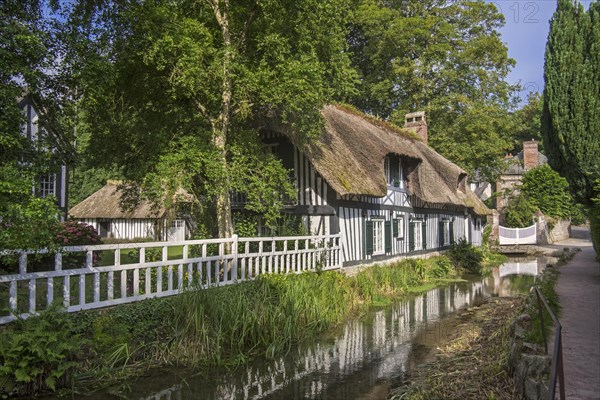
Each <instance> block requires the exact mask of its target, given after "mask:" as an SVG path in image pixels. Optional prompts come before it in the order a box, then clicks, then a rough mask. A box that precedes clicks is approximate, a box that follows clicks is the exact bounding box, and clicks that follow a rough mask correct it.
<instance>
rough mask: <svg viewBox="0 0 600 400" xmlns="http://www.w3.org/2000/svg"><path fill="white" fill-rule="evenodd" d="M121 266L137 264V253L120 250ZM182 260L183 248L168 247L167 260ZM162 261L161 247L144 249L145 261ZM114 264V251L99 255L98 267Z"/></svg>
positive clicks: (132, 250) (129, 250) (131, 250)
mask: <svg viewBox="0 0 600 400" xmlns="http://www.w3.org/2000/svg"><path fill="white" fill-rule="evenodd" d="M120 253H121V264H134V263H137V262H139V253H138V252H137V251H136V250H135V249H121V250H120ZM181 258H183V246H169V247H168V248H167V259H168V260H178V259H181ZM161 259H162V247H150V248H147V249H146V261H158V260H161ZM114 264H115V252H114V250H104V251H103V252H102V253H101V255H100V261H99V262H98V266H100V267H106V266H109V265H114Z"/></svg>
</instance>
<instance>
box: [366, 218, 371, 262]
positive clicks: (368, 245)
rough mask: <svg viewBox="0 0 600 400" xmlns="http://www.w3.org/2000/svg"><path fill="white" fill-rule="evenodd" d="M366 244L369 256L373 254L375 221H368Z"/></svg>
mask: <svg viewBox="0 0 600 400" xmlns="http://www.w3.org/2000/svg"><path fill="white" fill-rule="evenodd" d="M365 242H366V252H367V255H371V254H373V221H367V226H366V232H365Z"/></svg>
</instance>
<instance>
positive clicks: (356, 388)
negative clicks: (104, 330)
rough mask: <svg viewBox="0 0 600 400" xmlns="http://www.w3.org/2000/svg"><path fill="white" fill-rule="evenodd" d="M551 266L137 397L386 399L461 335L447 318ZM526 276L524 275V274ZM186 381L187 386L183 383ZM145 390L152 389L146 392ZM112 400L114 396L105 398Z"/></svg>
mask: <svg viewBox="0 0 600 400" xmlns="http://www.w3.org/2000/svg"><path fill="white" fill-rule="evenodd" d="M543 265H545V261H544V260H542V261H541V262H539V263H538V262H537V261H535V260H518V261H516V260H513V261H511V263H507V264H505V265H503V266H502V267H499V268H496V269H495V270H494V271H492V273H491V274H490V276H488V277H485V278H479V279H477V280H475V281H472V282H465V283H458V284H451V285H449V286H447V287H443V288H435V289H432V290H429V291H427V292H426V293H423V294H421V295H418V296H413V297H411V298H409V299H407V300H405V301H402V302H400V303H397V304H394V305H392V306H390V307H386V308H384V309H378V310H373V311H372V312H370V313H369V314H368V315H367V316H365V317H364V318H362V319H360V320H358V319H357V320H351V321H349V322H347V323H346V324H345V325H344V326H343V327H342V328H341V330H340V331H339V334H338V335H337V336H335V337H334V338H330V339H328V340H322V341H320V342H318V343H315V344H314V345H310V346H304V347H301V348H298V349H296V350H294V351H292V352H291V353H289V354H287V355H284V356H281V357H279V358H277V359H275V360H267V361H266V360H259V361H256V362H254V363H252V364H250V365H247V366H245V367H242V368H239V369H236V370H234V371H227V370H215V371H214V372H213V373H211V376H209V377H206V376H195V377H189V376H188V377H185V379H182V378H181V377H178V376H176V374H171V376H168V374H167V375H166V376H165V374H163V375H162V376H160V377H154V378H153V379H152V380H151V381H152V386H154V385H157V384H159V385H162V388H164V389H161V390H160V391H154V392H153V394H151V395H148V394H146V395H144V394H143V393H148V390H149V389H150V387H149V386H148V382H143V381H139V382H138V383H136V384H134V387H133V393H132V395H131V396H128V397H130V398H140V399H153V400H171V399H173V400H175V399H177V400H182V399H199V398H202V399H328V398H330V399H339V398H361V397H362V398H369V399H374V398H385V397H386V395H387V386H388V385H389V383H390V382H393V381H395V380H398V379H401V378H402V377H403V376H404V375H405V374H406V372H408V371H410V370H411V369H412V368H413V367H414V366H416V365H418V364H420V363H422V362H423V361H424V360H425V358H426V357H428V355H429V354H430V350H431V349H432V348H435V346H436V343H437V342H439V340H440V338H442V337H444V336H446V335H449V334H450V333H451V332H454V331H455V329H456V327H455V326H452V325H449V323H448V322H447V321H448V320H444V318H443V317H444V316H445V315H448V314H451V313H453V312H456V311H457V310H458V309H461V308H463V307H466V306H470V305H473V304H475V303H477V302H478V301H480V300H481V299H483V298H484V297H489V296H512V295H515V294H517V293H523V292H525V291H527V290H528V289H529V287H530V286H531V285H532V284H533V283H534V279H535V275H537V274H538V273H539V272H540V266H543ZM523 274H524V275H523ZM182 382H183V383H182ZM142 388H145V389H142ZM103 398H106V395H104V396H103Z"/></svg>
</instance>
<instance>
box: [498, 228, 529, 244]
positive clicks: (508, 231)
mask: <svg viewBox="0 0 600 400" xmlns="http://www.w3.org/2000/svg"><path fill="white" fill-rule="evenodd" d="M498 233H499V241H500V246H506V245H513V244H536V243H537V229H536V225H535V224H533V225H531V226H528V227H527V228H506V227H504V226H500V227H499V231H498Z"/></svg>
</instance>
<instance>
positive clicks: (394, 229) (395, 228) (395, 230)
mask: <svg viewBox="0 0 600 400" xmlns="http://www.w3.org/2000/svg"><path fill="white" fill-rule="evenodd" d="M392 221H393V222H392V237H393V238H397V237H398V220H397V219H394V220H392Z"/></svg>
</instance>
